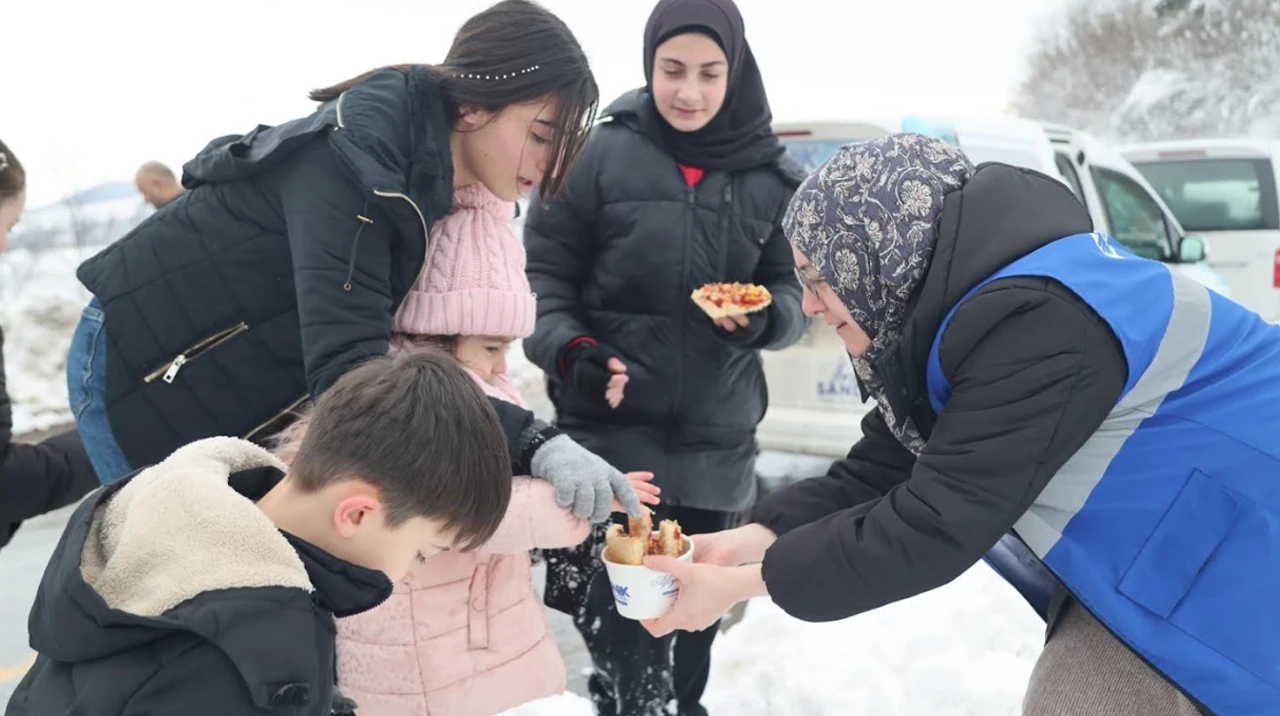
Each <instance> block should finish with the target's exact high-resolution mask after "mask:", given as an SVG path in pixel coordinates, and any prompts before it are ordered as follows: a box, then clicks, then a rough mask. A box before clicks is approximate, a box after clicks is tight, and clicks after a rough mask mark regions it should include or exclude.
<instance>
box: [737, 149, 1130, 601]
mask: <svg viewBox="0 0 1280 716" xmlns="http://www.w3.org/2000/svg"><path fill="white" fill-rule="evenodd" d="M939 227H940V229H939V236H938V244H937V248H936V251H935V253H934V256H933V260H932V264H931V266H930V268H929V272H928V274H927V275H926V277H925V280H924V284H923V285H922V286H921V288H920V290H919V293H918V299H917V303H916V305H915V307H914V309H913V311H912V313H911V316H910V319H909V322H908V325H907V329H906V333H905V335H904V337H903V340H902V342H901V344H900V345H899V347H898V349H897V351H896V352H893V353H891V354H890V355H888V356H886V357H885V358H884V359H883V360H882V361H881V362H880V363H879V364H877V365H876V366H875V369H876V371H877V372H878V373H879V374H880V376H881V377H882V378H883V379H884V381H885V384H886V387H887V389H888V394H889V400H890V402H891V403H892V404H893V406H894V410H895V411H897V412H898V414H907V413H908V412H909V413H910V415H911V416H912V417H913V419H914V420H915V423H916V425H917V427H919V428H920V430H921V433H922V435H923V436H924V437H925V438H926V440H927V443H926V446H925V448H924V452H923V453H922V454H921V455H920V456H919V458H918V459H917V458H916V457H914V456H913V455H912V454H911V453H910V452H908V451H907V449H906V448H905V447H903V446H902V445H901V443H899V442H898V441H897V439H895V438H894V437H893V435H892V434H891V433H890V432H889V430H888V428H887V427H886V425H885V421H884V418H883V415H882V414H881V412H880V409H879V408H876V409H874V410H872V411H871V412H870V413H869V414H868V415H867V417H866V418H865V419H864V420H863V424H862V430H863V437H862V439H861V440H859V441H858V443H857V444H856V445H854V446H853V448H852V449H851V450H850V451H849V455H848V457H847V458H846V459H845V460H843V461H840V462H837V463H836V464H834V465H833V466H832V467H831V470H830V472H828V474H827V475H826V476H825V477H817V478H812V479H809V480H803V481H801V482H798V483H796V484H794V485H791V486H790V487H787V488H785V489H783V490H781V491H779V492H776V493H774V494H772V495H770V496H769V497H768V498H766V499H764V500H762V501H761V503H760V504H759V505H757V506H756V508H755V510H754V512H753V514H752V519H753V520H754V521H756V522H759V523H761V524H763V525H765V526H767V527H769V528H770V529H772V530H773V531H774V532H776V533H777V534H778V535H779V538H778V540H777V542H775V543H774V545H773V546H772V547H771V548H770V549H769V551H768V552H767V554H766V556H765V559H764V565H763V571H764V578H765V581H766V583H767V584H768V588H769V594H770V596H771V597H772V598H773V600H774V601H775V602H776V603H777V604H778V605H779V606H780V607H782V608H783V609H785V610H786V611H787V612H789V613H791V614H792V615H794V616H796V617H799V618H801V619H805V620H809V621H827V620H834V619H841V618H844V617H848V616H851V615H854V614H858V613H861V612H864V611H868V610H871V609H875V608H877V607H880V606H883V605H885V604H888V603H890V602H894V601H897V600H900V599H904V598H906V597H910V596H913V595H916V594H920V593H922V592H925V591H928V590H930V589H933V588H935V587H939V586H941V585H943V584H946V583H947V582H950V581H951V580H953V579H955V578H956V577H957V576H959V575H960V574H961V573H962V572H964V571H965V570H966V569H968V568H969V567H970V566H972V565H973V564H975V563H976V562H977V561H978V560H979V559H980V558H981V557H982V555H983V554H985V553H986V552H987V550H989V549H991V547H992V546H994V545H995V543H996V542H997V540H999V539H1000V538H1001V536H1003V535H1004V534H1005V533H1006V532H1008V531H1009V530H1010V529H1011V528H1012V527H1013V524H1014V522H1016V521H1017V520H1018V518H1019V517H1021V515H1022V514H1023V513H1024V512H1025V511H1026V510H1027V508H1028V507H1029V506H1030V504H1031V502H1032V501H1033V500H1034V499H1035V498H1036V497H1037V496H1038V495H1039V494H1040V491H1041V490H1043V489H1044V486H1045V485H1046V484H1047V483H1048V481H1049V480H1050V478H1052V477H1053V475H1054V474H1055V473H1056V472H1057V471H1058V470H1059V469H1060V468H1061V467H1062V465H1063V464H1064V463H1066V461H1067V460H1068V459H1070V458H1071V456H1072V455H1074V454H1075V452H1076V451H1077V450H1079V448H1080V447H1081V446H1082V445H1083V444H1084V443H1085V441H1087V440H1088V439H1089V438H1090V437H1091V436H1092V435H1093V433H1094V432H1095V431H1096V430H1097V428H1098V426H1099V425H1100V424H1101V423H1102V420H1103V419H1104V418H1105V417H1106V416H1107V414H1108V413H1109V412H1110V411H1111V409H1112V408H1113V407H1114V406H1115V404H1116V402H1117V401H1118V400H1119V399H1120V394H1121V391H1122V390H1123V388H1124V383H1125V380H1126V379H1127V372H1128V364H1127V362H1126V361H1125V358H1124V353H1123V351H1122V349H1121V347H1120V343H1119V341H1118V340H1117V339H1116V337H1115V334H1114V333H1113V332H1112V331H1111V329H1110V327H1109V326H1107V324H1106V323H1105V322H1103V321H1102V319H1101V318H1100V317H1098V315H1097V314H1096V313H1094V311H1093V310H1092V309H1091V308H1089V307H1088V306H1087V305H1086V304H1085V303H1084V302H1083V301H1081V300H1080V299H1079V298H1078V297H1077V296H1076V295H1075V294H1073V293H1072V292H1070V291H1069V290H1067V289H1066V288H1065V287H1064V286H1063V285H1062V284H1059V283H1058V282H1056V281H1053V280H1050V279H1044V278H1025V277H1013V278H1005V279H1000V280H998V281H993V282H992V283H990V284H988V285H987V286H984V287H983V288H982V289H981V290H979V291H978V292H977V293H975V294H974V295H973V296H972V297H971V298H969V299H968V300H967V301H965V303H964V305H963V306H961V308H960V309H959V310H958V311H956V313H955V316H954V317H953V318H952V319H951V321H950V323H948V324H947V328H946V332H945V333H944V334H943V337H942V342H941V345H940V348H939V359H940V362H941V365H942V370H943V372H944V373H945V374H946V375H947V377H948V379H949V381H950V384H951V385H952V386H953V391H954V392H953V393H952V395H951V397H950V399H949V401H948V403H947V407H946V409H945V410H944V411H943V413H942V414H940V415H935V414H934V413H933V411H932V407H931V405H930V403H929V400H928V397H927V390H926V383H925V363H926V360H927V358H928V355H929V350H930V347H931V345H932V342H933V339H934V337H935V335H936V334H937V332H938V329H939V327H940V326H941V324H942V321H943V318H944V317H945V316H946V314H947V313H948V312H949V311H950V309H951V308H952V307H953V306H955V305H956V303H958V302H959V300H960V299H961V298H962V297H963V296H964V295H965V294H966V293H968V292H969V291H970V290H971V289H972V288H973V287H974V286H975V285H977V284H978V283H980V282H981V281H983V280H984V279H986V278H987V277H989V276H990V275H991V274H993V273H995V272H996V271H997V270H998V269H1000V268H1001V267H1003V266H1005V265H1007V264H1009V263H1011V262H1012V261H1014V260H1016V259H1018V258H1020V257H1022V256H1025V255H1026V254H1028V253H1031V252H1032V251H1034V250H1036V249H1038V248H1040V247H1041V246H1044V245H1046V244H1048V243H1051V242H1053V241H1055V240H1056V239H1059V238H1062V237H1065V236H1070V235H1072V234H1077V233H1081V232H1088V231H1091V230H1092V223H1091V221H1090V219H1089V215H1088V212H1087V211H1086V210H1085V209H1084V207H1083V206H1081V204H1080V202H1079V201H1078V200H1077V199H1076V198H1075V197H1074V196H1073V195H1072V194H1071V193H1070V191H1069V190H1068V189H1067V188H1066V187H1065V186H1063V185H1062V184H1061V183H1059V182H1057V181H1055V180H1053V179H1050V178H1049V177H1046V176H1044V175H1042V174H1038V173H1036V172H1033V171H1030V170H1025V169H1017V168H1013V167H1009V166H1006V165H1001V164H984V165H982V166H980V167H979V168H978V171H977V172H976V173H975V174H974V176H973V178H972V179H971V180H970V181H969V183H968V184H967V185H966V186H965V187H964V188H963V189H961V190H959V191H957V192H953V193H952V194H950V195H949V196H948V197H947V199H946V202H945V204H944V208H943V212H942V216H941V219H940V222H939Z"/></svg>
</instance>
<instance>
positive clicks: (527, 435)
mask: <svg viewBox="0 0 1280 716" xmlns="http://www.w3.org/2000/svg"><path fill="white" fill-rule="evenodd" d="M560 434H561V432H560V429H559V428H557V427H556V426H554V425H551V424H550V423H548V422H546V421H543V420H539V419H538V418H534V419H533V420H532V421H531V422H530V423H529V425H528V426H526V427H525V429H524V430H523V431H521V433H520V438H519V442H520V449H519V453H520V455H519V458H518V459H516V460H515V461H513V463H512V471H511V474H512V475H532V474H533V456H534V455H535V454H537V452H538V450H541V449H542V446H543V445H546V444H547V441H548V440H550V439H551V438H554V437H555V436H557V435H560Z"/></svg>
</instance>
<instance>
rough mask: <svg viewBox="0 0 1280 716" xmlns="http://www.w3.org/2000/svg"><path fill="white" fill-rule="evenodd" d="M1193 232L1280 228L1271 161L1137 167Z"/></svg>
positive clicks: (1165, 163) (1195, 161)
mask: <svg viewBox="0 0 1280 716" xmlns="http://www.w3.org/2000/svg"><path fill="white" fill-rule="evenodd" d="M1134 166H1136V167H1137V168H1138V171H1140V172H1142V175H1143V176H1145V177H1146V178H1147V181H1149V182H1151V184H1152V186H1154V187H1155V189H1156V191H1157V192H1159V194H1160V196H1161V197H1162V198H1163V199H1164V201H1165V203H1166V204H1168V205H1169V210H1170V211H1172V212H1173V215H1174V216H1176V217H1178V221H1179V222H1180V223H1181V224H1182V226H1183V228H1185V229H1186V230H1187V231H1260V230H1261V231H1265V230H1268V229H1280V210H1278V209H1277V195H1276V179H1275V173H1274V170H1273V169H1272V167H1271V162H1270V161H1269V160H1267V159H1192V160H1185V161H1153V162H1141V163H1137V162H1135V163H1134Z"/></svg>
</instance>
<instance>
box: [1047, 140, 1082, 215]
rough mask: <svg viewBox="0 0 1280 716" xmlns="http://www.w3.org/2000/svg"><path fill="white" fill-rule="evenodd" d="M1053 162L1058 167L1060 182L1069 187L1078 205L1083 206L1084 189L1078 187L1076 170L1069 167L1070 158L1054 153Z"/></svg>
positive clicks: (1078, 178)
mask: <svg viewBox="0 0 1280 716" xmlns="http://www.w3.org/2000/svg"><path fill="white" fill-rule="evenodd" d="M1053 162H1054V163H1055V164H1057V165H1058V174H1060V175H1062V180H1063V181H1065V182H1066V183H1067V186H1069V187H1071V191H1073V192H1075V195H1076V198H1077V199H1079V200H1080V203H1081V204H1084V203H1085V200H1084V187H1082V186H1081V185H1080V175H1079V174H1076V168H1075V167H1074V166H1072V165H1071V157H1068V156H1067V155H1065V154H1063V153H1062V152H1054V153H1053Z"/></svg>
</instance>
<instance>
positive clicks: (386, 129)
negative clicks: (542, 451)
mask: <svg viewBox="0 0 1280 716" xmlns="http://www.w3.org/2000/svg"><path fill="white" fill-rule="evenodd" d="M447 105H448V103H447V101H446V99H445V98H444V97H443V96H442V95H441V94H440V92H439V90H438V89H437V88H436V86H435V85H434V83H433V82H432V81H431V79H430V76H429V73H428V72H427V70H426V69H425V68H421V67H419V68H415V69H414V70H412V71H411V72H409V73H407V74H406V73H402V72H399V71H396V70H387V71H384V72H381V73H379V74H376V75H374V76H373V77H372V78H371V79H369V80H368V81H367V82H365V83H363V84H360V85H358V86H356V87H354V88H353V89H351V90H348V91H347V92H346V93H344V94H343V95H342V96H341V97H340V98H338V99H337V100H335V101H333V102H329V103H327V104H325V105H323V106H321V107H320V108H319V109H317V110H316V112H315V113H314V114H312V115H310V116H308V117H304V118H302V119H298V120H294V121H291V122H287V123H285V124H282V125H280V126H277V127H266V126H259V127H258V128H257V129H255V130H253V131H252V132H250V133H248V134H246V135H243V136H228V137H222V138H220V139H216V140H214V141H213V142H212V143H210V144H209V146H208V147H206V148H205V149H204V151H202V152H201V153H200V154H199V155H198V156H197V157H196V158H195V159H193V160H192V161H190V162H188V163H187V164H186V166H184V167H183V184H184V185H185V186H186V187H187V188H188V189H190V191H187V192H184V193H183V194H182V195H181V196H180V197H178V198H177V199H175V200H174V201H173V202H171V203H170V204H167V205H166V206H165V207H164V208H163V209H161V210H160V211H158V212H157V213H156V214H155V215H153V216H152V217H150V218H149V219H148V220H147V221H145V222H144V223H143V224H142V225H140V226H139V227H137V228H136V229H134V230H133V231H132V232H130V233H129V234H128V235H126V236H125V237H124V238H122V239H121V240H120V241H118V242H117V243H115V244H113V245H112V246H110V247H109V248H107V249H106V250H104V251H103V252H102V253H100V254H98V255H97V256H95V257H93V258H91V259H90V260H88V261H86V262H85V263H84V264H83V265H82V266H81V267H80V270H79V272H78V276H79V278H80V280H81V281H82V282H83V283H84V285H85V286H86V287H88V288H89V290H90V291H91V292H93V294H94V295H95V296H97V298H98V300H99V301H100V302H101V303H102V307H103V312H104V314H105V317H106V318H105V326H106V332H107V396H106V402H107V409H108V414H109V416H110V419H111V426H112V429H113V431H114V433H115V437H116V439H117V440H118V441H119V443H120V446H121V448H123V450H124V454H125V456H126V457H127V458H128V459H129V461H130V462H131V463H132V464H133V465H134V466H140V465H146V464H149V463H152V462H156V461H158V460H160V459H163V458H164V457H165V456H167V455H168V454H169V453H170V452H172V451H173V450H174V449H175V448H177V447H179V446H180V445H183V444H186V443H188V442H191V441H192V440H196V439H198V438H202V437H208V436H211V435H231V436H240V437H247V438H250V439H258V438H262V437H265V436H267V435H269V434H270V433H271V432H273V431H274V430H275V429H277V428H278V427H281V426H282V423H283V420H284V418H285V416H286V414H287V413H288V412H289V411H290V410H291V409H292V408H293V407H295V406H297V405H300V404H301V403H302V401H303V400H304V399H305V398H306V397H307V396H308V395H311V396H316V395H319V394H320V393H322V392H323V391H324V390H326V389H327V388H328V387H329V386H330V385H332V384H333V382H334V381H335V380H337V379H338V377H339V376H341V375H342V374H344V373H345V372H347V371H348V370H349V369H351V368H352V367H353V366H354V365H355V364H357V363H358V362H359V361H361V360H363V359H365V358H368V357H370V356H376V355H381V354H384V353H386V352H387V341H388V337H389V335H390V328H391V319H392V316H393V314H394V312H395V310H396V308H397V307H398V306H399V305H400V303H401V301H402V300H403V299H404V297H405V295H406V293H407V292H408V290H409V288H410V286H412V284H413V282H414V280H415V278H416V277H417V276H418V273H419V271H420V270H421V268H422V265H423V261H424V260H425V256H426V241H427V234H428V229H429V227H430V225H431V224H432V223H433V222H434V221H435V220H436V219H438V218H440V217H442V216H443V215H444V214H446V213H447V212H448V211H449V208H450V203H451V197H452V193H453V163H452V159H451V156H450V153H449V131H450V129H449V128H450V124H449V121H448V117H449V116H450V114H451V109H450V108H449V107H448V106H447ZM494 405H495V408H497V409H498V411H499V416H500V417H502V419H503V423H504V427H506V428H507V434H508V436H509V437H510V438H511V442H512V445H511V448H512V454H513V459H516V461H517V462H518V463H522V462H523V455H522V454H521V450H520V445H519V444H518V441H517V436H519V435H520V434H521V432H522V431H524V430H525V429H526V428H528V427H529V425H530V422H531V421H532V415H531V414H530V413H528V412H527V411H523V410H520V409H519V408H516V407H515V406H512V405H510V404H508V403H503V402H501V401H494ZM519 467H523V465H520V466H519Z"/></svg>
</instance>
